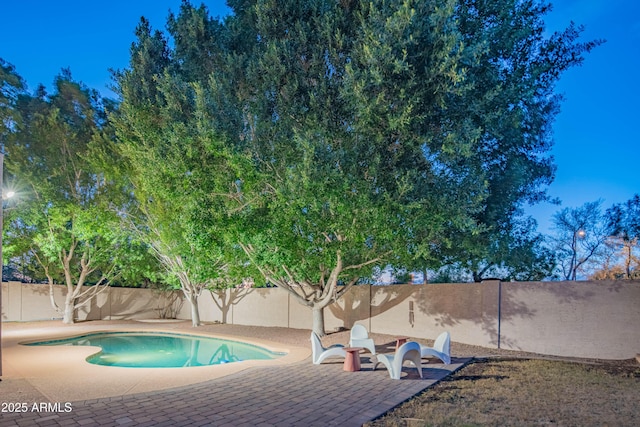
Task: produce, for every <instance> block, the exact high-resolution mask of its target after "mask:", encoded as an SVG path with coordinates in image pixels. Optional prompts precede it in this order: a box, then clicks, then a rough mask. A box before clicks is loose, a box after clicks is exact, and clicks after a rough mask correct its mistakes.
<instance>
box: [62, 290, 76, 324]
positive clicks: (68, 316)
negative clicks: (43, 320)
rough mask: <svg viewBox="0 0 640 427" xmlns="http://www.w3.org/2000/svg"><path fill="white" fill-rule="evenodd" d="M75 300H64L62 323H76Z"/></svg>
mask: <svg viewBox="0 0 640 427" xmlns="http://www.w3.org/2000/svg"><path fill="white" fill-rule="evenodd" d="M74 302H75V299H74V298H69V296H67V298H65V300H64V313H63V316H62V323H66V324H68V325H71V324H73V323H74V314H75V311H76V310H75V304H74Z"/></svg>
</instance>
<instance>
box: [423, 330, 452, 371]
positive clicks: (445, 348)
mask: <svg viewBox="0 0 640 427" xmlns="http://www.w3.org/2000/svg"><path fill="white" fill-rule="evenodd" d="M429 356H433V357H437V358H438V359H440V360H442V361H443V362H444V364H445V365H448V364H450V363H451V336H450V335H449V332H443V333H441V334H440V335H438V338H436V341H435V342H434V343H433V347H428V346H426V345H422V344H420V357H429Z"/></svg>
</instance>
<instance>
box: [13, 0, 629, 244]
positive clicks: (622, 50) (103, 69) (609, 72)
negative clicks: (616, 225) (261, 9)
mask: <svg viewBox="0 0 640 427" xmlns="http://www.w3.org/2000/svg"><path fill="white" fill-rule="evenodd" d="M200 3H201V2H200V1H196V0H193V1H192V4H196V5H199V4H200ZM204 3H205V4H206V5H207V7H208V8H209V11H210V13H211V15H213V16H219V15H224V14H225V13H227V10H228V9H227V8H226V6H225V2H224V1H222V0H217V1H205V2H204ZM552 3H553V4H554V10H553V12H552V13H551V14H549V15H547V18H546V22H547V24H548V29H549V30H550V31H555V30H559V29H562V28H564V27H566V26H567V25H568V24H569V23H570V22H571V21H574V22H576V23H577V24H582V25H584V26H585V28H586V30H585V32H584V33H583V37H582V40H583V41H587V40H591V39H597V38H602V39H606V40H607V42H606V43H605V44H604V45H601V46H600V47H598V48H596V49H595V50H594V51H593V52H592V53H591V54H589V55H588V56H587V58H586V60H585V62H584V64H583V65H582V66H581V67H575V68H573V69H571V70H569V71H568V72H567V73H565V74H564V75H563V77H562V78H561V80H560V82H559V84H558V86H557V92H559V93H561V94H563V95H564V96H565V101H564V103H563V104H562V111H561V113H560V114H559V115H558V117H557V119H556V122H555V124H554V139H555V146H554V149H553V151H552V154H553V156H554V157H555V163H556V164H557V167H558V169H557V173H556V179H555V181H554V183H553V184H552V185H551V186H550V187H549V188H548V192H549V194H550V195H551V196H552V197H557V198H559V199H560V200H561V201H562V204H561V205H560V206H556V205H550V204H543V205H538V206H535V207H533V208H527V210H526V212H527V213H528V214H531V215H533V216H534V218H536V219H537V220H538V223H539V229H540V231H542V232H545V233H546V232H548V228H549V225H550V220H551V216H552V215H553V213H554V212H556V211H558V210H559V209H561V208H563V207H579V206H581V205H582V204H583V203H585V202H591V201H595V200H598V199H602V200H603V208H607V207H609V206H611V205H612V204H613V203H621V202H624V201H626V200H628V199H630V198H631V197H632V196H633V195H634V194H636V193H640V164H639V156H638V155H639V154H640V144H639V142H640V141H639V139H640V138H639V137H638V132H637V131H636V128H637V124H638V123H640V120H639V119H638V112H639V108H638V102H639V101H638V100H640V1H638V0H552ZM179 6H180V0H129V1H123V0H111V1H109V2H93V1H87V0H58V1H50V0H41V1H37V0H21V1H16V0H0V22H1V25H0V58H3V59H4V60H5V61H8V62H9V63H12V64H13V65H14V66H15V67H16V69H17V71H18V73H19V74H20V75H21V76H22V77H24V78H25V79H26V81H27V83H28V85H29V87H30V89H34V88H35V87H36V86H37V85H38V84H39V83H43V84H45V86H47V87H51V84H52V82H53V78H54V76H55V75H57V74H58V73H59V72H60V70H61V69H62V68H65V67H69V68H70V69H71V72H72V74H73V76H74V78H75V79H76V80H81V81H82V82H84V83H85V84H87V85H88V86H89V87H92V88H96V89H98V90H99V91H101V92H102V93H103V95H106V96H109V95H110V94H111V92H110V91H109V90H108V89H107V87H108V86H109V85H110V84H111V78H110V73H109V71H108V70H109V69H110V68H114V69H121V68H125V67H126V66H127V64H128V59H129V47H130V45H131V42H132V41H133V40H134V34H133V32H134V29H135V27H136V25H137V24H138V22H139V19H140V17H141V16H145V17H147V19H149V21H150V22H151V25H152V27H153V28H154V29H161V30H164V25H165V22H166V17H167V16H168V11H169V10H172V11H173V12H175V13H177V12H178V10H179ZM634 123H635V125H634Z"/></svg>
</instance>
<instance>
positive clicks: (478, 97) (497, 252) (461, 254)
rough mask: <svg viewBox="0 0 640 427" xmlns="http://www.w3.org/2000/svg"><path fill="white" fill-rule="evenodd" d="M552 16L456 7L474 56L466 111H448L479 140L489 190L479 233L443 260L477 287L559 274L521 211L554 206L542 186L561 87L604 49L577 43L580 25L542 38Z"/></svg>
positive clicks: (519, 4) (480, 5) (509, 2)
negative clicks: (487, 281)
mask: <svg viewBox="0 0 640 427" xmlns="http://www.w3.org/2000/svg"><path fill="white" fill-rule="evenodd" d="M550 8H551V6H550V5H549V4H547V3H543V2H538V1H520V0H502V1H491V2H478V1H460V2H458V5H457V7H456V10H457V16H458V19H459V21H458V28H459V29H460V32H461V33H462V35H463V36H462V37H463V38H462V43H464V44H465V45H467V46H477V47H478V49H477V50H476V51H475V52H476V56H475V57H474V61H473V63H472V64H470V65H469V66H468V68H467V71H466V73H465V81H466V82H467V83H470V85H469V86H468V87H469V90H468V91H467V92H466V94H465V97H464V98H465V99H464V102H465V106H464V108H461V109H459V110H458V111H457V112H456V111H451V113H452V114H453V115H454V116H452V117H451V119H452V120H466V121H467V123H469V126H470V127H471V128H472V129H474V131H475V132H476V137H475V138H474V139H473V144H472V145H470V147H469V149H470V150H472V152H473V155H472V156H470V157H469V158H468V159H467V160H466V165H467V167H469V168H470V169H471V170H472V171H473V172H472V174H473V175H474V176H476V177H477V179H479V180H481V181H482V182H483V183H484V188H483V190H482V194H483V199H484V200H483V202H482V204H481V209H480V210H479V211H478V212H476V213H475V214H474V215H473V217H474V220H475V221H476V223H477V224H478V225H479V230H478V232H476V233H466V232H463V233H461V234H457V235H456V236H455V237H454V240H455V241H456V242H457V244H456V245H455V246H453V247H452V248H450V250H449V251H445V254H444V255H445V259H446V260H448V261H451V262H453V263H457V264H458V265H460V266H464V267H465V268H466V269H467V270H468V271H469V272H470V273H471V275H472V276H473V278H474V280H476V281H480V280H482V279H484V278H487V277H496V276H499V277H502V278H504V279H515V278H528V279H534V280H540V279H542V278H544V277H546V276H548V275H549V274H550V272H551V269H552V268H553V262H552V261H553V260H552V259H551V258H552V257H550V256H549V255H550V254H549V253H548V250H546V249H545V248H544V245H543V244H542V241H543V239H542V237H541V236H540V235H539V234H538V233H536V232H535V224H533V223H532V220H531V219H528V218H524V217H523V213H522V206H523V205H524V204H525V203H530V204H534V203H537V202H540V201H542V200H546V199H548V197H547V196H546V194H545V186H546V185H547V184H549V183H551V181H552V180H553V176H554V170H555V166H554V165H553V164H552V158H551V156H550V153H549V150H550V148H551V146H552V143H553V138H552V128H551V126H552V123H553V121H554V118H555V115H556V114H557V112H558V111H559V107H560V103H561V100H562V97H561V96H560V95H558V94H556V93H555V92H554V87H555V84H556V82H557V80H558V78H559V77H560V75H561V74H562V73H563V72H564V71H565V70H567V69H568V68H570V67H573V66H576V65H579V64H581V63H582V61H583V55H584V53H585V52H588V51H590V50H591V49H592V48H594V47H595V46H597V45H598V44H600V43H601V41H599V40H597V41H592V42H587V43H580V42H578V38H579V35H580V32H581V31H582V28H580V27H577V26H575V25H574V24H571V25H570V26H569V27H568V28H567V29H565V30H564V31H561V32H558V33H555V34H551V35H550V36H548V35H546V34H545V26H544V16H545V14H546V13H547V12H548V11H549V9H550ZM456 114H460V115H459V116H458V117H457V118H455V115H456ZM454 231H457V230H454Z"/></svg>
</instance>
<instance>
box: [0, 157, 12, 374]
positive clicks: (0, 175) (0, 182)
mask: <svg viewBox="0 0 640 427" xmlns="http://www.w3.org/2000/svg"><path fill="white" fill-rule="evenodd" d="M3 167H4V154H3V153H2V152H0V192H1V193H0V194H1V195H2V197H1V200H0V202H1V203H2V205H1V206H0V377H2V273H3V270H4V268H3V267H4V263H3V262H2V230H3V224H2V220H3V216H4V199H8V198H11V197H13V195H14V194H15V193H14V192H13V191H8V192H7V193H6V194H5V193H4V188H3V187H4V183H3V177H4V171H3Z"/></svg>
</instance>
